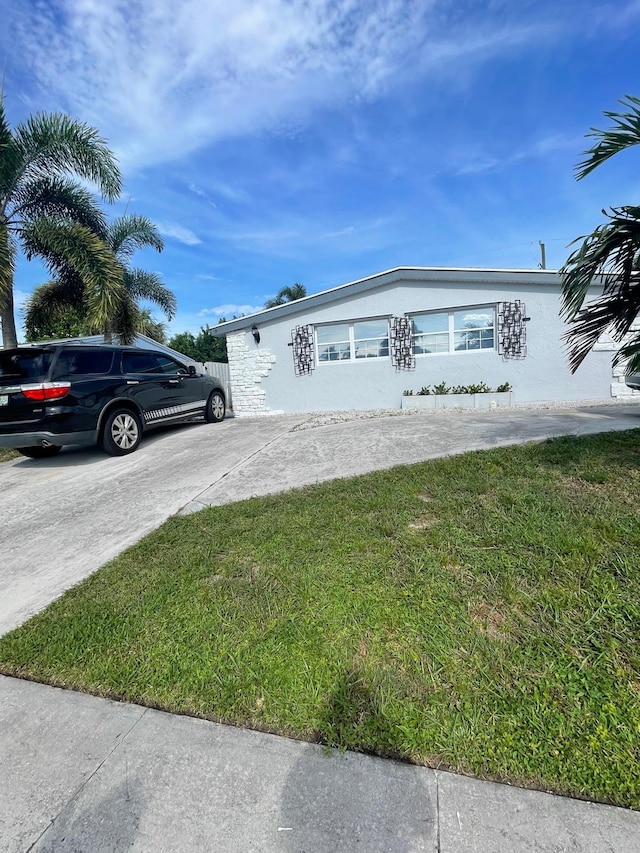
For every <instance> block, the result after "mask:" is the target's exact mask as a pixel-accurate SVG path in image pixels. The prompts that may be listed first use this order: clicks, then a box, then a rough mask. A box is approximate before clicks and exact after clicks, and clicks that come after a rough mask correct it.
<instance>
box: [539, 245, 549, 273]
mask: <svg viewBox="0 0 640 853" xmlns="http://www.w3.org/2000/svg"><path fill="white" fill-rule="evenodd" d="M538 243H540V255H541V260H540V263H539V264H538V267H539V269H541V270H546V268H547V252H546V250H545V247H544V243H543V242H542V240H538Z"/></svg>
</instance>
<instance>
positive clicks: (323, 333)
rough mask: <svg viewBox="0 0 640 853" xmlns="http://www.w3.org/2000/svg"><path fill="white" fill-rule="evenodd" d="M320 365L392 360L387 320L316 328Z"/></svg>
mask: <svg viewBox="0 0 640 853" xmlns="http://www.w3.org/2000/svg"><path fill="white" fill-rule="evenodd" d="M316 343H317V354H318V361H319V362H327V361H354V360H355V359H361V358H388V357H389V322H388V320H386V319H384V320H358V321H357V322H355V323H335V324H333V325H331V326H318V327H317V328H316Z"/></svg>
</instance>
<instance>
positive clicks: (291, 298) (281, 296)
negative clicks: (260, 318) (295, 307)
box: [264, 281, 307, 308]
mask: <svg viewBox="0 0 640 853" xmlns="http://www.w3.org/2000/svg"><path fill="white" fill-rule="evenodd" d="M306 295H307V288H306V287H305V286H304V284H300V282H299V281H297V282H296V283H295V284H294V285H292V286H291V287H282V288H280V290H279V291H278V292H277V293H276V295H275V296H274V297H273V298H272V299H268V300H267V301H266V302H265V304H264V307H265V308H275V307H276V306H277V305H284V304H285V303H287V302H295V300H296V299H302V298H303V297H305V296H306Z"/></svg>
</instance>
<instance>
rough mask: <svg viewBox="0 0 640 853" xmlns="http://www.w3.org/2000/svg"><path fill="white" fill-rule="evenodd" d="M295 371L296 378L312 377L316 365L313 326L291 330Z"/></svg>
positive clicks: (297, 327)
mask: <svg viewBox="0 0 640 853" xmlns="http://www.w3.org/2000/svg"><path fill="white" fill-rule="evenodd" d="M289 346H292V347H293V369H294V371H295V374H296V376H310V375H311V371H312V370H313V368H314V367H315V366H316V365H315V353H314V347H313V326H296V327H295V329H292V330H291V343H290V344H289Z"/></svg>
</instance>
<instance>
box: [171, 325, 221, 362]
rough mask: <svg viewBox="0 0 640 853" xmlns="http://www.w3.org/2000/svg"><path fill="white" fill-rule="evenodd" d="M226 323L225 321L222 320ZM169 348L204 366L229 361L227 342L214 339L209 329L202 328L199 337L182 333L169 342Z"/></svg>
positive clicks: (189, 333)
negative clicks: (207, 363)
mask: <svg viewBox="0 0 640 853" xmlns="http://www.w3.org/2000/svg"><path fill="white" fill-rule="evenodd" d="M220 322H221V323H224V320H220ZM169 346H170V347H172V349H174V350H176V351H177V352H181V353H182V354H183V355H186V356H188V357H189V358H192V359H193V360H194V361H199V362H200V363H201V364H204V363H205V362H207V361H224V362H226V361H228V358H227V342H226V340H225V339H224V338H214V336H213V335H211V334H210V333H209V327H208V326H206V327H202V328H201V329H200V332H199V333H198V336H197V337H194V335H192V334H191V332H181V333H180V334H178V335H174V336H173V337H172V338H171V339H170V340H169Z"/></svg>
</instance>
